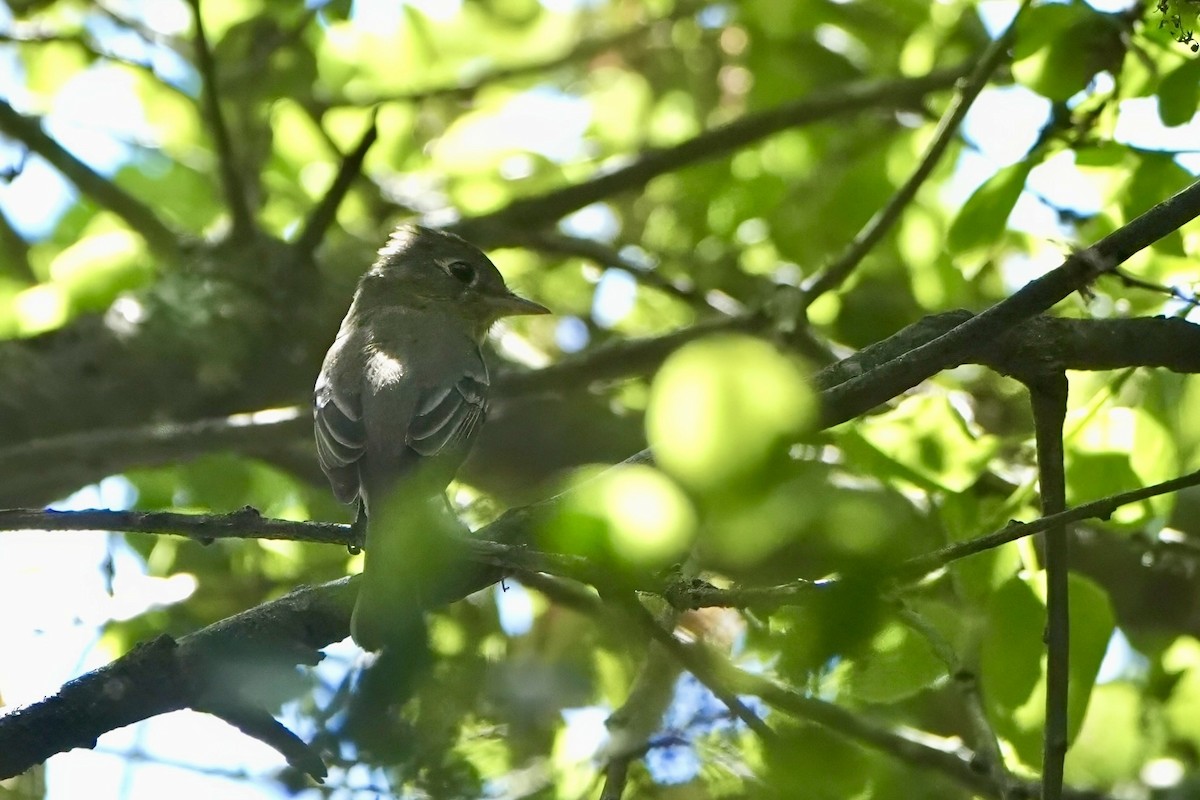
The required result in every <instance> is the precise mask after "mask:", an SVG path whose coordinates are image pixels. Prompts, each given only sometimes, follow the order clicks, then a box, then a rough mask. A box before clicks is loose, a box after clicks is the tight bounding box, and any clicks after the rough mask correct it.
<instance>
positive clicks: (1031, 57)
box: [1012, 2, 1124, 101]
mask: <svg viewBox="0 0 1200 800" xmlns="http://www.w3.org/2000/svg"><path fill="white" fill-rule="evenodd" d="M1123 55H1124V45H1123V43H1122V41H1121V29H1120V26H1119V23H1118V21H1117V20H1116V19H1115V18H1113V17H1111V16H1109V15H1106V14H1101V13H1100V12H1098V11H1096V10H1095V9H1093V8H1092V7H1091V6H1089V5H1087V4H1085V3H1081V2H1073V3H1046V4H1042V5H1036V6H1034V7H1032V8H1030V9H1029V10H1028V11H1027V12H1026V13H1025V14H1023V15H1022V17H1021V21H1020V22H1019V23H1018V28H1017V43H1016V45H1015V47H1014V48H1013V68H1012V69H1013V77H1015V78H1016V79H1017V80H1018V81H1019V82H1021V83H1023V84H1025V85H1026V86H1028V87H1029V88H1030V89H1033V90H1034V91H1035V92H1037V93H1038V94H1040V95H1042V96H1043V97H1048V98H1050V99H1051V100H1060V101H1065V100H1067V99H1068V98H1070V97H1071V96H1073V95H1075V94H1076V93H1078V92H1080V91H1083V90H1084V89H1086V88H1087V85H1088V84H1089V83H1090V82H1091V80H1092V77H1093V76H1094V75H1095V74H1096V73H1097V72H1099V71H1101V70H1103V69H1108V68H1111V67H1114V66H1117V65H1119V64H1120V59H1121V58H1122V57H1123Z"/></svg>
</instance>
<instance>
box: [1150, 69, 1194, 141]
mask: <svg viewBox="0 0 1200 800" xmlns="http://www.w3.org/2000/svg"><path fill="white" fill-rule="evenodd" d="M1197 108H1200V61H1198V60H1196V59H1188V60H1187V61H1185V62H1184V63H1183V64H1181V65H1180V66H1178V67H1176V68H1175V69H1173V70H1171V71H1170V72H1168V73H1167V75H1166V77H1164V78H1163V79H1162V83H1161V84H1159V89H1158V116H1159V119H1161V120H1162V121H1163V124H1164V125H1166V126H1168V127H1172V128H1173V127H1175V126H1176V125H1184V124H1186V123H1188V122H1191V120H1192V118H1193V117H1195V116H1196V109H1197Z"/></svg>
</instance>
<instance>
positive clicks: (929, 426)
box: [841, 395, 999, 492]
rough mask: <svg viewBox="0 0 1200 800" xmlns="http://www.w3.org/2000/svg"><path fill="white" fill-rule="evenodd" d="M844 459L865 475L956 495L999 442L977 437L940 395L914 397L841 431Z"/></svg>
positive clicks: (979, 470) (980, 469) (975, 475)
mask: <svg viewBox="0 0 1200 800" xmlns="http://www.w3.org/2000/svg"><path fill="white" fill-rule="evenodd" d="M841 434H842V435H841V444H842V446H843V447H844V448H845V450H846V452H847V455H849V456H850V457H851V458H853V459H854V460H855V461H856V462H857V463H858V464H860V465H861V467H862V468H863V470H864V471H865V472H868V473H870V474H873V475H876V476H880V477H882V476H885V475H889V476H892V477H895V478H899V479H901V480H904V481H908V482H910V483H914V484H916V485H917V486H920V487H922V488H925V489H934V490H944V491H948V492H961V491H964V490H965V489H967V488H968V487H970V486H971V485H972V484H974V483H975V482H976V481H977V480H979V476H980V474H981V473H982V472H983V470H984V468H985V467H986V465H987V462H988V460H989V459H990V458H991V457H992V456H993V455H995V453H996V450H997V448H998V447H999V441H998V440H997V439H995V438H994V437H991V436H979V435H976V434H975V433H973V432H972V431H971V430H969V429H968V428H967V423H966V421H965V420H964V419H963V418H962V415H961V414H959V413H958V410H957V409H955V408H954V406H953V405H951V403H950V401H949V400H948V399H947V398H946V397H944V396H942V395H917V396H915V397H909V398H907V399H905V400H904V401H903V402H901V403H900V405H899V406H897V407H896V409H895V410H893V411H889V412H887V413H885V414H880V415H878V416H874V417H869V418H867V419H866V420H865V421H863V422H860V423H859V424H857V425H855V426H853V427H847V428H845V429H843V430H842V431H841Z"/></svg>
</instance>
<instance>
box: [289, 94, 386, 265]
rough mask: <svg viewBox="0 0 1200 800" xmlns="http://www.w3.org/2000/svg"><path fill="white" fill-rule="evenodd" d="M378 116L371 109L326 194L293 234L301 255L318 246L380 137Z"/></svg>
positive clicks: (306, 256)
mask: <svg viewBox="0 0 1200 800" xmlns="http://www.w3.org/2000/svg"><path fill="white" fill-rule="evenodd" d="M378 116H379V114H378V111H372V112H371V118H370V121H369V122H368V123H367V129H366V130H365V131H363V135H362V138H361V139H359V141H358V144H357V145H356V146H355V148H354V149H353V150H351V151H350V152H349V153H347V154H346V156H345V157H344V158H343V159H342V163H341V166H340V167H338V173H337V175H336V176H334V179H333V183H332V184H331V185H330V186H329V189H328V190H327V191H326V192H325V196H324V197H322V198H321V202H320V203H318V204H317V207H316V208H314V209H313V210H312V211H311V212H309V215H308V218H307V219H306V220H304V228H303V229H302V230H301V231H300V235H299V236H298V237H296V242H295V244H294V245H293V246H294V247H295V248H296V251H297V252H298V253H300V254H301V255H302V256H303V257H305V258H308V257H309V256H311V255H312V253H313V251H314V250H316V249H317V245H319V244H320V243H321V240H322V239H324V238H325V231H326V230H328V229H329V226H330V225H331V224H333V220H334V218H336V217H337V210H338V207H339V206H340V205H341V204H342V200H344V199H346V194H347V193H349V191H350V187H351V186H353V185H354V181H355V180H357V179H358V177H359V176H360V175H362V166H363V162H364V161H365V160H366V158H367V153H368V152H369V151H370V149H371V145H373V144H375V140H376V139H377V138H379V128H378V127H376V119H377V118H378Z"/></svg>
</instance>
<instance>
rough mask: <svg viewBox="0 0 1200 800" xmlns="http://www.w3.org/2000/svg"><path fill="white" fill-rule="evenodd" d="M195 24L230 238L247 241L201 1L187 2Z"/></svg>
mask: <svg viewBox="0 0 1200 800" xmlns="http://www.w3.org/2000/svg"><path fill="white" fill-rule="evenodd" d="M188 4H189V5H190V6H191V7H192V17H193V19H194V20H195V24H196V67H197V69H198V70H199V71H200V76H201V78H202V79H203V81H204V91H203V102H204V110H205V112H206V113H207V115H208V122H209V125H210V126H211V128H212V137H213V144H214V145H215V146H216V149H217V166H218V169H219V170H220V172H221V188H222V189H224V191H225V203H226V205H227V206H228V208H229V216H230V223H231V225H232V228H233V230H232V235H233V238H234V239H236V240H245V239H248V238H249V237H250V236H251V234H252V233H253V231H254V219H253V217H252V216H251V213H250V204H249V202H248V200H247V197H246V186H245V183H243V181H242V178H241V175H239V174H238V170H239V162H238V158H237V154H236V153H234V150H233V141H232V140H231V139H230V137H229V126H228V125H227V124H226V122H225V115H224V113H223V112H222V111H221V99H220V97H221V95H220V90H219V88H218V85H217V68H216V64H214V62H213V57H212V50H211V49H209V45H208V36H207V34H205V32H204V19H203V15H202V14H201V13H200V0H188Z"/></svg>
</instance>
